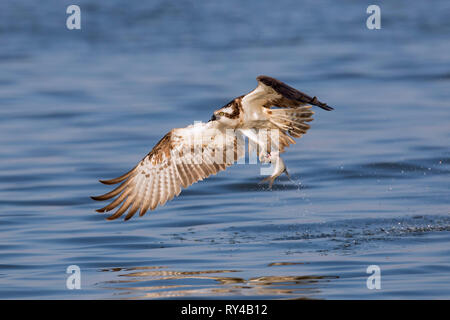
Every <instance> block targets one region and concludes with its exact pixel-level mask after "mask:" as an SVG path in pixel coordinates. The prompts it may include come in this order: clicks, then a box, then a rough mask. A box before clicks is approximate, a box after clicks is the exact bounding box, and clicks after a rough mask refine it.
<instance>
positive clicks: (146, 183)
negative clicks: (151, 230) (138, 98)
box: [92, 123, 243, 220]
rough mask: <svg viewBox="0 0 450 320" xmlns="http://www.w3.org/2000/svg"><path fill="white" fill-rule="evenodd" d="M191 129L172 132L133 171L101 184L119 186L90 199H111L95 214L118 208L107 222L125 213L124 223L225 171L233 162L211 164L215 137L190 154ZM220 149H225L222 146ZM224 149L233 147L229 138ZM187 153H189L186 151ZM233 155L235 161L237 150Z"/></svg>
mask: <svg viewBox="0 0 450 320" xmlns="http://www.w3.org/2000/svg"><path fill="white" fill-rule="evenodd" d="M196 126H197V125H196ZM196 128H197V129H196V130H206V129H211V125H210V124H209V123H207V124H202V125H201V127H200V128H199V127H198V126H197V127H196ZM193 130H194V127H193V126H189V127H187V128H183V129H174V130H172V131H171V132H169V133H168V134H167V135H166V136H164V137H163V138H162V139H161V140H160V141H159V142H158V143H157V144H156V145H155V147H154V148H153V149H152V151H151V152H150V153H149V154H148V155H147V156H146V157H144V159H142V160H141V162H140V163H138V165H137V166H136V167H134V168H133V169H132V170H130V171H129V172H127V173H126V174H124V175H122V176H120V177H118V178H116V179H111V180H105V181H103V182H104V183H106V184H114V183H119V182H121V184H120V185H119V186H118V187H117V188H115V189H114V190H112V191H110V192H108V193H106V194H104V195H102V196H97V197H92V198H93V199H94V200H110V199H113V200H112V202H111V203H110V204H108V205H107V206H105V207H104V208H102V209H99V210H97V211H99V212H107V211H111V210H113V209H116V208H117V207H118V209H117V210H116V212H114V213H113V214H112V215H111V216H109V217H108V219H109V220H113V219H116V218H119V217H121V216H122V215H123V214H124V213H125V212H127V211H128V213H127V214H126V216H125V220H128V219H131V218H132V217H133V216H134V215H135V214H136V212H138V210H140V212H139V215H140V216H142V215H144V214H145V213H146V212H147V211H148V210H154V209H155V208H156V207H157V206H158V205H164V204H165V203H166V202H167V201H169V200H171V199H173V198H174V197H175V196H178V195H179V194H180V192H181V189H182V188H186V187H188V186H190V185H191V184H193V183H195V182H197V181H200V180H203V179H205V178H206V177H208V176H210V175H213V174H216V173H217V172H219V171H221V170H225V169H226V167H227V166H229V165H231V164H232V163H234V161H232V162H230V163H224V164H218V163H215V161H213V160H214V159H213V158H212V154H213V153H214V152H215V150H216V149H217V148H218V146H217V145H216V142H215V141H216V140H215V139H214V138H212V139H209V138H210V136H211V134H210V136H208V139H205V140H206V142H204V143H203V146H202V148H201V150H202V154H201V155H198V154H193V153H194V152H193V151H194V148H193V145H192V143H193V142H192V139H188V138H187V137H186V135H188V134H189V133H190V132H191V131H193ZM214 130H215V131H214V134H212V136H213V137H214V135H218V134H224V132H221V131H220V130H218V129H214ZM220 147H221V148H222V149H223V148H224V146H220ZM227 147H229V148H234V147H235V145H234V139H228V146H225V148H227ZM222 149H221V150H222ZM187 150H189V151H190V152H186V151H187ZM172 151H180V152H172ZM181 151H183V152H181ZM221 152H222V151H221ZM234 153H235V155H236V156H235V158H237V153H236V151H235V152H234ZM242 155H243V154H242ZM242 155H241V156H242ZM202 156H204V158H202Z"/></svg>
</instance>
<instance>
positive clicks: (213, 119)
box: [209, 114, 217, 121]
mask: <svg viewBox="0 0 450 320" xmlns="http://www.w3.org/2000/svg"><path fill="white" fill-rule="evenodd" d="M216 120H217V118H216V115H215V114H213V115H212V117H211V120H209V121H216Z"/></svg>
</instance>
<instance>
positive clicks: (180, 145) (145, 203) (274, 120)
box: [92, 75, 333, 220]
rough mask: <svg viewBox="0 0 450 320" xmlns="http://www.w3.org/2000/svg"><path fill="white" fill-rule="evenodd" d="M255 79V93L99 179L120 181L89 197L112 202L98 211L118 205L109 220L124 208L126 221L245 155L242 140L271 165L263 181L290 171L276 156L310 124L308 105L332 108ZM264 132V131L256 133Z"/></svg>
mask: <svg viewBox="0 0 450 320" xmlns="http://www.w3.org/2000/svg"><path fill="white" fill-rule="evenodd" d="M256 80H257V81H258V85H257V87H256V88H255V89H254V90H253V91H251V92H250V93H247V94H245V95H242V96H240V97H237V98H235V99H233V100H232V101H231V102H229V103H227V104H226V105H225V106H223V107H222V108H220V109H218V110H216V111H214V113H213V115H212V117H211V120H209V121H208V122H206V123H195V124H193V125H190V126H188V127H185V128H175V129H172V130H170V131H169V132H168V133H167V134H166V135H165V136H164V137H163V138H162V139H161V140H160V141H159V142H158V143H157V144H156V145H155V146H154V147H153V149H152V150H151V151H150V153H148V154H147V155H146V156H145V157H144V158H143V159H142V160H141V161H140V162H139V163H138V164H137V165H136V166H135V167H134V168H133V169H131V170H130V171H129V172H127V173H125V174H124V175H122V176H120V177H118V178H115V179H111V180H100V182H101V183H104V184H107V185H115V184H119V183H120V185H119V186H118V187H116V188H115V189H114V190H112V191H110V192H108V193H106V194H104V195H102V196H97V197H92V199H94V200H98V201H102V200H110V199H111V201H112V202H111V203H109V204H108V205H107V206H105V207H103V208H101V209H98V210H97V211H98V212H108V211H111V210H113V209H116V208H117V207H118V209H117V210H116V211H115V212H114V213H113V214H112V215H111V216H109V217H108V219H109V220H113V219H116V218H119V217H120V216H122V215H123V214H124V213H125V212H127V211H128V213H127V214H126V216H125V220H128V219H130V218H131V217H133V216H134V215H135V213H136V212H137V211H138V210H140V211H139V215H140V216H143V215H144V214H145V213H146V212H147V211H148V210H154V209H155V208H156V207H157V206H158V205H161V206H162V205H164V204H165V203H166V202H167V201H168V200H171V199H173V197H174V196H178V195H179V194H180V192H181V189H182V188H187V187H189V186H190V185H192V184H193V183H195V182H197V181H199V180H203V179H205V178H207V177H209V176H210V175H213V174H216V173H217V172H219V171H222V170H225V169H226V168H227V167H229V166H231V165H232V164H233V163H235V162H236V161H237V160H238V159H240V158H242V157H244V156H245V145H244V147H243V148H242V138H247V139H248V141H249V142H252V145H253V146H254V147H255V150H257V152H258V153H259V159H260V161H261V162H266V163H267V162H268V163H271V164H272V165H273V166H274V172H273V173H272V175H270V176H269V177H267V178H266V179H264V180H268V181H269V186H270V187H271V186H272V183H273V181H274V180H275V179H276V178H277V177H278V176H280V175H281V174H283V173H286V174H287V175H288V173H287V171H286V167H285V164H284V162H283V160H282V159H281V157H280V156H279V154H280V153H283V152H284V148H285V147H288V146H289V145H290V144H295V141H294V139H293V138H300V137H301V136H302V135H303V134H305V133H306V132H307V131H308V129H309V128H310V126H309V124H308V122H310V121H312V120H313V119H312V115H313V114H314V112H313V111H312V110H311V106H317V107H320V108H322V109H324V110H327V111H330V110H333V108H332V107H330V106H328V105H327V104H326V103H322V102H320V101H319V100H318V99H317V98H316V97H311V96H309V95H307V94H305V93H303V92H300V91H298V90H297V89H294V88H292V87H290V86H289V85H287V84H285V83H283V82H281V81H279V80H277V79H274V78H271V77H268V76H264V75H261V76H258V77H257V78H256ZM264 130H266V132H268V133H266V134H259V131H264ZM274 137H276V139H275V138H274ZM288 177H289V175H288ZM264 180H263V181H264Z"/></svg>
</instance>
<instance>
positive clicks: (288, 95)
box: [242, 75, 333, 111]
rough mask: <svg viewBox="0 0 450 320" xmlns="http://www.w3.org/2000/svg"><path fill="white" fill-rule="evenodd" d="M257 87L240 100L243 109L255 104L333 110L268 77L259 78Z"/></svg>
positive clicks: (315, 98)
mask: <svg viewBox="0 0 450 320" xmlns="http://www.w3.org/2000/svg"><path fill="white" fill-rule="evenodd" d="M256 80H258V86H257V87H256V88H255V90H253V91H252V92H250V93H248V94H246V95H245V96H244V97H243V98H242V104H243V107H244V109H245V108H246V107H252V105H254V104H257V105H258V106H264V107H267V108H268V107H271V106H276V107H281V108H293V107H299V106H304V105H307V104H309V105H313V106H318V107H320V108H322V109H324V110H327V111H330V110H333V108H332V107H330V106H328V105H327V104H326V103H323V102H320V101H319V100H318V99H317V97H311V96H309V95H307V94H306V93H303V92H301V91H299V90H297V89H295V88H292V87H291V86H289V85H287V84H286V83H284V82H282V81H280V80H277V79H275V78H271V77H268V76H263V75H262V76H259V77H257V78H256Z"/></svg>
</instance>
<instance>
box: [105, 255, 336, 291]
mask: <svg viewBox="0 0 450 320" xmlns="http://www.w3.org/2000/svg"><path fill="white" fill-rule="evenodd" d="M294 264H301V263H291V262H288V263H284V262H277V263H271V264H269V265H268V267H271V266H282V265H294ZM101 271H103V272H114V273H117V279H115V280H109V281H104V282H101V283H99V284H98V285H100V286H101V287H104V288H108V289H112V290H113V291H114V292H113V295H114V298H122V299H152V298H172V297H200V298H201V297H208V298H211V297H225V298H226V297H248V298H250V297H255V298H256V297H261V298H282V299H308V298H314V295H315V294H316V293H319V292H320V287H321V286H323V285H326V283H327V282H329V281H330V280H332V279H336V278H338V277H337V276H312V275H301V276H285V275H283V276H261V277H253V278H249V279H245V278H241V277H234V276H233V273H239V272H240V271H239V270H202V271H173V270H168V269H167V267H164V266H151V267H133V268H111V269H102V270H101Z"/></svg>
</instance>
